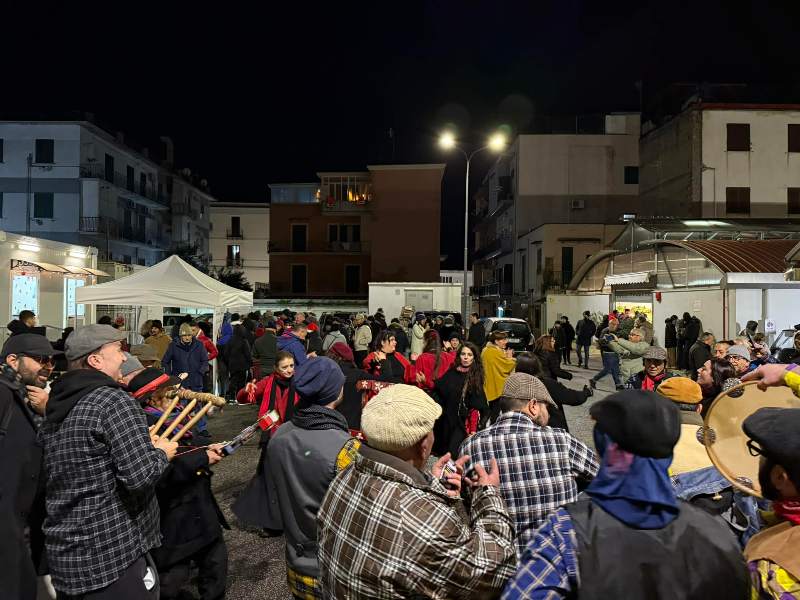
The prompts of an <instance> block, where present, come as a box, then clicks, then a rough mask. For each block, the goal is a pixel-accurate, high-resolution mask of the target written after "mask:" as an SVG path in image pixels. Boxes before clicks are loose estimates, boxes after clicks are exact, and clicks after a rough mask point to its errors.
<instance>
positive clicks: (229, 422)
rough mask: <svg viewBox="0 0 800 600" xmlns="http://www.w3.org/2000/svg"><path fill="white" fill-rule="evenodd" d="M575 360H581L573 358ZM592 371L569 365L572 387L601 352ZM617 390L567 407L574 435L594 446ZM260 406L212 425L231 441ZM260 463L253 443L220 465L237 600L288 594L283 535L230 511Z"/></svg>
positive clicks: (233, 410)
mask: <svg viewBox="0 0 800 600" xmlns="http://www.w3.org/2000/svg"><path fill="white" fill-rule="evenodd" d="M573 360H576V359H575V358H574V356H573ZM589 364H590V366H591V367H592V368H591V369H589V370H586V369H578V368H577V367H574V366H573V367H567V370H569V371H572V373H574V377H573V379H572V381H570V382H565V383H566V385H568V386H569V387H572V388H575V389H580V388H582V387H583V385H584V384H586V383H588V378H589V377H590V376H591V375H592V374H593V373H595V372H596V369H597V368H599V364H600V359H599V356H595V357H592V359H591V360H590V361H589ZM610 391H613V383H612V382H611V379H610V378H606V379H604V380H603V381H601V382H600V385H599V387H598V390H597V391H596V392H595V395H594V396H593V397H592V398H590V399H589V402H587V403H586V404H584V405H583V406H579V407H565V408H566V414H567V420H568V421H569V426H570V429H571V430H572V433H573V434H574V435H576V436H577V437H578V438H579V439H581V440H583V441H584V442H586V443H587V444H590V445H591V444H592V424H591V419H590V418H589V416H588V414H589V406H591V404H592V403H593V402H596V401H597V400H598V399H600V398H603V397H605V396H606V395H607V394H608V393H609V392H610ZM256 412H257V409H256V407H255V406H230V407H226V408H225V410H224V411H223V412H222V414H220V415H217V416H215V417H214V418H213V419H212V420H211V422H210V424H209V429H210V430H211V432H212V433H213V434H214V438H215V439H216V440H224V439H229V438H230V437H232V436H233V435H235V434H236V433H238V432H239V431H240V430H241V429H243V428H244V427H245V426H247V425H249V424H250V423H252V422H253V421H254V420H255V419H256ZM257 461H258V447H257V444H256V443H255V442H254V441H251V442H250V443H249V444H248V445H247V446H245V447H243V448H241V449H240V450H239V451H238V452H237V453H236V454H234V455H233V456H231V457H229V458H227V459H225V460H223V461H222V462H221V463H220V464H219V465H218V466H217V467H215V469H214V471H215V475H214V482H213V485H214V491H215V493H216V496H217V500H218V501H219V504H220V506H221V507H222V509H223V511H225V514H226V516H227V517H228V519H229V521H230V524H231V528H232V529H231V531H228V532H225V541H226V543H227V544H228V554H229V556H230V570H229V575H228V594H227V597H228V598H236V599H237V600H248V599H262V598H276V599H282V598H289V597H290V596H289V593H288V590H287V588H286V571H285V566H284V561H283V538H282V537H278V538H264V537H261V536H260V535H259V534H258V533H256V532H255V531H252V530H247V529H243V528H242V526H241V525H240V524H239V523H238V522H237V521H236V519H235V517H234V516H233V514H232V513H231V511H230V505H231V503H232V502H233V500H234V498H235V496H236V494H238V492H240V491H241V490H242V489H243V488H244V486H245V485H246V484H247V482H248V481H249V480H250V477H251V476H252V474H253V472H254V470H255V467H256V463H257Z"/></svg>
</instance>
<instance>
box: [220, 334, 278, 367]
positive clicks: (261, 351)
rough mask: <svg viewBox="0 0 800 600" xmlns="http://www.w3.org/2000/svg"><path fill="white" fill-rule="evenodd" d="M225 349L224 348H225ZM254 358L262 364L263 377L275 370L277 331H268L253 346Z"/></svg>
mask: <svg viewBox="0 0 800 600" xmlns="http://www.w3.org/2000/svg"><path fill="white" fill-rule="evenodd" d="M223 347H224V346H223ZM252 354H253V358H255V359H256V360H258V361H259V363H260V364H261V376H262V377H266V376H267V375H269V374H270V373H272V371H273V369H274V368H275V356H276V355H277V354H278V338H277V337H276V336H275V331H274V330H272V329H267V330H266V331H265V332H264V333H263V335H262V336H261V337H260V338H257V339H256V342H255V344H253V353H252Z"/></svg>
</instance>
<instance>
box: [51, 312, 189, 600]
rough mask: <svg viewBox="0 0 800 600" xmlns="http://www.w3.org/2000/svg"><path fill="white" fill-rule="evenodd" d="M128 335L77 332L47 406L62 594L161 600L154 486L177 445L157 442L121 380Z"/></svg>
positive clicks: (55, 566) (100, 329)
mask: <svg viewBox="0 0 800 600" xmlns="http://www.w3.org/2000/svg"><path fill="white" fill-rule="evenodd" d="M124 338H125V333H124V332H122V331H119V330H117V329H115V328H114V327H111V326H110V325H87V326H85V327H80V328H78V329H76V330H75V331H73V332H72V333H71V334H70V336H69V337H68V338H67V342H66V356H67V360H68V361H69V368H68V371H67V373H66V374H64V375H63V376H62V377H61V378H60V379H59V380H58V381H56V383H55V384H53V387H52V389H51V393H50V399H49V401H48V403H47V410H46V413H45V415H46V419H45V423H44V425H42V428H41V439H42V441H43V444H44V456H45V470H46V473H47V487H46V499H47V518H46V520H45V524H44V533H45V537H46V548H47V560H48V563H49V566H50V574H51V575H52V578H53V585H54V586H55V588H56V590H57V591H58V594H59V596H58V597H59V599H61V598H65V599H72V598H75V597H78V598H83V597H84V596H85V595H87V594H91V598H93V599H98V600H99V599H101V598H102V599H106V598H108V599H113V600H122V599H123V598H143V599H146V598H158V590H159V588H158V574H157V572H156V569H155V567H154V565H153V564H152V561H151V559H150V557H149V555H148V552H149V551H150V550H151V549H152V548H154V547H156V546H158V545H159V544H160V535H159V522H158V519H159V510H158V503H157V501H156V495H155V486H156V483H157V482H158V480H159V479H160V477H161V475H162V474H163V473H164V471H165V470H166V468H167V466H168V464H169V460H170V459H171V458H172V456H174V454H175V450H176V449H177V447H178V444H177V442H170V441H169V440H167V439H156V440H153V439H151V437H150V434H149V432H148V430H147V424H146V421H145V415H144V413H143V412H142V410H141V408H140V407H139V406H138V404H137V402H136V401H135V400H134V399H133V398H132V397H130V396H129V395H128V394H127V393H125V391H124V390H123V389H122V388H121V387H120V384H119V383H118V380H119V379H120V377H121V372H120V367H121V366H122V363H123V362H124V361H125V355H124V353H123V351H122V347H121V342H122V340H123V339H124Z"/></svg>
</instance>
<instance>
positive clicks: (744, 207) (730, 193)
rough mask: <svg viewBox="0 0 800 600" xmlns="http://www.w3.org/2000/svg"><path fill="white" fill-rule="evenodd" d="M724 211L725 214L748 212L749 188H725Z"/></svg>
mask: <svg viewBox="0 0 800 600" xmlns="http://www.w3.org/2000/svg"><path fill="white" fill-rule="evenodd" d="M725 211H726V212H727V214H729V215H730V214H739V215H749V214H750V188H749V187H729V188H725Z"/></svg>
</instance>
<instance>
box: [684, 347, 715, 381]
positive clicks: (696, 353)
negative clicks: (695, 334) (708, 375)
mask: <svg viewBox="0 0 800 600" xmlns="http://www.w3.org/2000/svg"><path fill="white" fill-rule="evenodd" d="M707 360H711V348H709V347H708V345H707V344H704V343H703V342H701V341H700V340H697V341H696V342H695V343H694V344H692V347H691V348H690V349H689V371H690V373H689V375H690V376H691V378H692V379H694V380H695V381H697V369H699V368H700V367H702V366H703V365H704V364H705V362H706V361H707Z"/></svg>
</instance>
